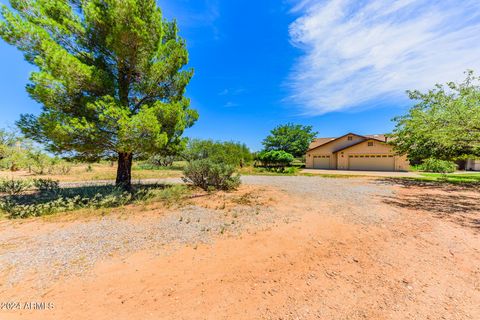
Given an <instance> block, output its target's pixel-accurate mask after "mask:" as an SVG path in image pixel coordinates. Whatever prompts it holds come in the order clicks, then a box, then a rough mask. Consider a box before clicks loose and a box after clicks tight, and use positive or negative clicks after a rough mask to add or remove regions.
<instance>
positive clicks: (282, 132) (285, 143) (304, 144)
mask: <svg viewBox="0 0 480 320" xmlns="http://www.w3.org/2000/svg"><path fill="white" fill-rule="evenodd" d="M317 134H318V132H314V131H313V127H312V126H302V125H300V124H293V123H287V124H285V125H279V126H277V127H275V128H274V129H273V130H272V131H270V135H269V136H267V137H266V138H265V139H264V140H263V142H262V144H263V146H264V147H265V150H266V151H271V150H283V151H285V152H287V153H290V154H292V155H293V156H294V157H302V156H304V155H305V153H306V152H307V150H308V146H309V145H310V143H311V142H312V141H313V139H314V138H315V136H316V135H317Z"/></svg>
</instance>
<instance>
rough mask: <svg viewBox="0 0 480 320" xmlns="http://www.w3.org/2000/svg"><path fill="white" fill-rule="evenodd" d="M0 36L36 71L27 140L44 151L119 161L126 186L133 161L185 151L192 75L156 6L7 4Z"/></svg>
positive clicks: (141, 2) (148, 0)
mask: <svg viewBox="0 0 480 320" xmlns="http://www.w3.org/2000/svg"><path fill="white" fill-rule="evenodd" d="M10 4H11V9H9V8H7V7H6V6H3V7H2V9H1V15H2V17H3V19H2V20H1V21H0V36H1V37H2V38H3V39H4V40H5V41H6V42H8V43H10V44H12V45H14V46H16V47H17V48H18V49H20V50H21V51H23V52H24V56H25V59H26V60H27V61H28V62H30V63H32V64H34V65H36V66H37V67H38V70H37V71H35V72H33V73H32V74H31V77H30V83H29V84H28V85H27V91H28V93H29V94H30V96H31V97H32V98H33V99H34V100H36V101H38V102H39V103H41V104H42V106H43V108H42V112H41V114H40V115H39V116H34V115H22V117H21V119H20V121H19V122H18V126H19V127H20V128H21V130H22V131H23V133H24V134H25V135H26V136H27V137H28V138H32V139H34V140H35V141H37V142H40V143H43V144H45V145H46V147H47V149H48V150H49V151H52V152H54V153H63V154H67V155H70V156H73V157H77V158H82V159H100V158H111V157H118V159H119V170H118V173H117V184H123V185H126V186H130V181H131V173H130V172H131V171H130V170H131V164H132V159H133V157H134V156H135V157H143V156H146V155H148V154H152V153H156V152H161V151H163V150H165V148H167V149H168V148H172V149H175V146H177V145H181V144H185V141H184V140H183V138H182V137H181V136H182V133H183V131H184V129H185V128H187V127H190V126H192V125H193V123H194V122H195V120H196V119H197V117H198V115H197V113H196V112H195V111H194V110H192V109H190V108H189V104H190V102H189V100H188V99H186V98H185V97H184V93H185V88H186V86H187V84H188V83H189V81H190V79H191V77H192V75H193V71H192V70H186V69H184V66H185V65H186V64H187V62H188V53H187V49H186V45H185V41H184V40H182V39H181V38H180V37H179V36H178V29H177V25H176V23H175V22H169V21H166V20H164V19H163V17H162V12H161V10H160V8H159V7H158V6H157V4H156V1H155V0H82V1H79V0H11V1H10Z"/></svg>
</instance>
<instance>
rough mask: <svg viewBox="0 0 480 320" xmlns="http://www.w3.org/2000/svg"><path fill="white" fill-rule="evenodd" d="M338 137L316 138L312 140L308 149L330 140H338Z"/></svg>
mask: <svg viewBox="0 0 480 320" xmlns="http://www.w3.org/2000/svg"><path fill="white" fill-rule="evenodd" d="M336 139H337V138H316V139H315V140H313V141H312V143H310V146H309V147H308V150H310V149H313V148H316V147H319V146H321V145H324V144H325V143H327V142H329V141H332V140H336Z"/></svg>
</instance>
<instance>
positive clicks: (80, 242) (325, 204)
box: [0, 176, 395, 290]
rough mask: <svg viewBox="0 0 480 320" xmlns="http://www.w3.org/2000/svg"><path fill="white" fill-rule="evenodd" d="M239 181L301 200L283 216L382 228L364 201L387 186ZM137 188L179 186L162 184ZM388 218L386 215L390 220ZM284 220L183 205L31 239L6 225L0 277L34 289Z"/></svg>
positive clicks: (296, 179)
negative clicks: (34, 280)
mask: <svg viewBox="0 0 480 320" xmlns="http://www.w3.org/2000/svg"><path fill="white" fill-rule="evenodd" d="M242 180H243V183H244V184H246V185H253V186H265V187H273V188H275V189H280V190H282V191H283V192H286V193H287V194H289V195H292V196H295V197H297V198H299V197H300V198H299V199H302V198H303V199H305V202H303V201H295V202H293V203H289V204H288V206H287V207H288V208H289V210H288V212H289V213H288V214H290V215H295V212H304V211H305V210H308V211H318V213H319V214H335V215H337V216H343V217H345V218H346V219H348V220H349V221H351V222H358V223H360V224H371V223H382V222H383V221H384V219H385V216H384V215H379V212H380V211H379V210H377V209H378V206H379V201H372V200H371V199H373V198H375V197H383V196H391V195H392V194H393V191H392V188H391V187H387V186H384V185H381V184H380V183H378V182H375V181H374V180H366V179H353V178H350V179H331V178H321V177H307V176H244V177H242ZM144 182H145V183H150V182H155V183H158V182H164V183H178V182H181V181H180V180H179V179H164V180H152V181H144ZM95 183H99V182H95ZM100 183H104V184H105V183H109V182H108V181H104V182H100ZM72 185H74V184H73V183H66V184H64V186H72ZM307 200H308V201H307ZM279 201H281V200H279ZM360 204H361V205H360ZM318 205H319V206H320V207H321V209H319V207H318ZM394 214H395V213H394V211H392V217H393V216H394ZM232 216H235V217H236V219H232V218H231V217H232ZM284 216H285V213H282V215H280V213H278V212H275V210H272V209H271V208H269V207H265V206H258V205H253V206H252V205H250V206H245V205H238V206H237V207H236V208H234V209H233V211H230V212H228V213H227V212H225V211H224V210H222V209H207V208H202V207H198V206H192V205H189V206H186V207H183V208H179V209H176V210H173V211H172V212H170V213H169V214H165V215H159V216H147V217H142V218H141V219H135V220H134V221H132V220H131V219H119V218H118V217H103V218H99V219H94V220H90V221H84V222H76V223H71V224H68V225H66V226H62V227H60V228H58V229H57V228H53V229H52V230H49V231H48V232H44V233H40V234H37V235H34V236H28V235H25V234H22V228H16V226H15V224H16V223H17V222H16V221H14V222H8V223H4V224H3V225H0V228H2V229H3V230H2V232H0V243H1V244H2V245H1V246H0V273H2V272H6V271H7V270H8V271H9V272H8V277H7V282H6V284H7V286H9V285H14V284H16V283H18V282H19V281H21V280H22V278H23V277H24V276H25V275H26V274H27V273H29V272H31V271H34V272H35V273H37V274H41V275H42V277H39V279H38V280H39V283H38V285H39V286H41V285H42V284H44V283H46V282H48V281H49V280H50V279H52V278H57V277H59V276H64V275H69V274H81V273H85V272H88V270H90V269H91V268H92V266H93V265H94V264H95V263H96V262H98V261H99V260H103V259H106V258H108V257H110V256H112V255H114V254H115V255H118V254H119V255H126V254H127V253H130V252H135V251H138V250H141V249H154V250H156V252H158V254H162V253H165V250H166V249H165V250H163V249H162V248H163V247H164V246H166V245H172V244H176V245H179V244H180V245H186V244H188V245H194V244H195V243H206V242H210V241H212V239H213V238H214V237H215V236H218V235H220V234H223V233H224V231H228V233H229V234H239V233H241V232H242V231H244V230H245V228H247V226H252V225H254V226H255V227H256V228H257V229H259V228H260V229H261V228H266V227H268V226H271V225H272V224H274V223H275V222H276V221H278V220H279V219H282V217H284ZM293 218H295V217H293ZM232 221H233V222H232ZM233 223H235V224H233ZM2 288H3V289H5V286H3V287H0V290H1V289H2Z"/></svg>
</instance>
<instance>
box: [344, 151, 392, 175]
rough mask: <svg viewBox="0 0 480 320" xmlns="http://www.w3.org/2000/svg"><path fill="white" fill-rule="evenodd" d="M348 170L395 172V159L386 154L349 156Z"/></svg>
mask: <svg viewBox="0 0 480 320" xmlns="http://www.w3.org/2000/svg"><path fill="white" fill-rule="evenodd" d="M348 168H349V169H350V170H370V171H395V159H394V157H393V155H387V154H371V155H368V154H362V155H349V156H348Z"/></svg>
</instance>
